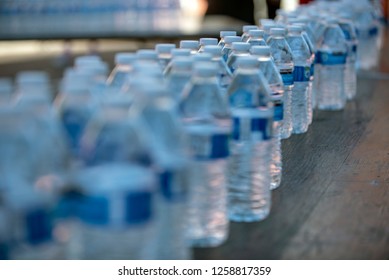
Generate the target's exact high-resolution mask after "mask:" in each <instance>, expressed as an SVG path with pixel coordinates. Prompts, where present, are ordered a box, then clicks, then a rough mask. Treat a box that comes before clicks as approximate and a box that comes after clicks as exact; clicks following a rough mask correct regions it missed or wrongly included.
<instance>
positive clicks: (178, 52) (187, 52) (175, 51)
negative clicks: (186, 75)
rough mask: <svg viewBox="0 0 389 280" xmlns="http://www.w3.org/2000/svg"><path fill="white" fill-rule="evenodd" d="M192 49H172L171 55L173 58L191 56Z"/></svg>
mask: <svg viewBox="0 0 389 280" xmlns="http://www.w3.org/2000/svg"><path fill="white" fill-rule="evenodd" d="M190 52H191V50H190V49H172V50H171V54H172V57H179V56H190Z"/></svg>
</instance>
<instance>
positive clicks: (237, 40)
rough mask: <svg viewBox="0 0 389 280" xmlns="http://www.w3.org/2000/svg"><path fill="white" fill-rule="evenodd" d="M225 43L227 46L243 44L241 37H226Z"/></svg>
mask: <svg viewBox="0 0 389 280" xmlns="http://www.w3.org/2000/svg"><path fill="white" fill-rule="evenodd" d="M224 42H225V43H227V44H232V43H233V42H242V37H240V36H226V37H224Z"/></svg>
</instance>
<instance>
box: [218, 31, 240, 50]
mask: <svg viewBox="0 0 389 280" xmlns="http://www.w3.org/2000/svg"><path fill="white" fill-rule="evenodd" d="M227 36H237V34H236V31H220V41H219V44H218V46H220V47H222V48H224V45H225V39H224V38H225V37H227Z"/></svg>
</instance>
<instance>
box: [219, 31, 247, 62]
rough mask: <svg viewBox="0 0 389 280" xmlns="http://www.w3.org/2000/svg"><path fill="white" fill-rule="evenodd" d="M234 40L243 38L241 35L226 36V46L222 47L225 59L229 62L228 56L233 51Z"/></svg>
mask: <svg viewBox="0 0 389 280" xmlns="http://www.w3.org/2000/svg"><path fill="white" fill-rule="evenodd" d="M234 42H242V38H241V37H240V36H226V37H224V47H223V49H222V56H223V59H224V60H225V61H226V62H227V60H228V57H229V56H230V53H231V51H232V43H234Z"/></svg>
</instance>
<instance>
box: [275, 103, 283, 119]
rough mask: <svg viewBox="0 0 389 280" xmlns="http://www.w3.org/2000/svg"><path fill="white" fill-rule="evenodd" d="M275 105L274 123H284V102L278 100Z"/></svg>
mask: <svg viewBox="0 0 389 280" xmlns="http://www.w3.org/2000/svg"><path fill="white" fill-rule="evenodd" d="M273 104H274V121H282V120H283V119H284V102H282V100H277V101H274V102H273Z"/></svg>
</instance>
